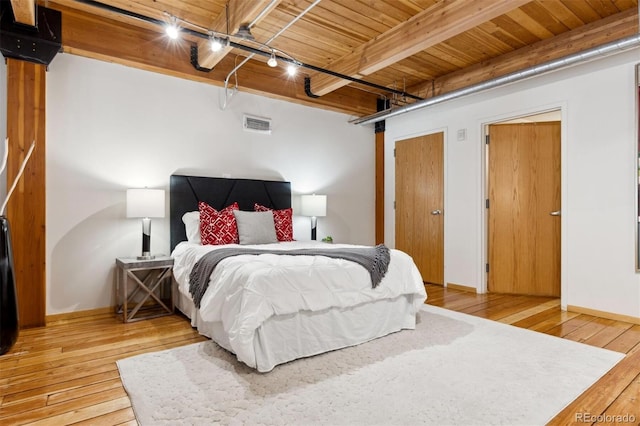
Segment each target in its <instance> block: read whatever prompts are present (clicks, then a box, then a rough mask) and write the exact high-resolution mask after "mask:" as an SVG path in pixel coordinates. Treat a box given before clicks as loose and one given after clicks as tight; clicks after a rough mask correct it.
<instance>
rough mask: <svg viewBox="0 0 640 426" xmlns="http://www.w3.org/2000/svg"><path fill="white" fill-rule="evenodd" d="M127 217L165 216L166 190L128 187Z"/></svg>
mask: <svg viewBox="0 0 640 426" xmlns="http://www.w3.org/2000/svg"><path fill="white" fill-rule="evenodd" d="M127 217H164V190H163V189H148V188H143V189H127Z"/></svg>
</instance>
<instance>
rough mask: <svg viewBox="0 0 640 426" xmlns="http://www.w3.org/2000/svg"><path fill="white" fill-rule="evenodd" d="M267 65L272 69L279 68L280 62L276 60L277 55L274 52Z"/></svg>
mask: <svg viewBox="0 0 640 426" xmlns="http://www.w3.org/2000/svg"><path fill="white" fill-rule="evenodd" d="M267 65H269V66H270V67H271V68H275V67H277V66H278V60H277V59H276V53H275V52H274V51H271V57H270V58H269V60H268V61H267Z"/></svg>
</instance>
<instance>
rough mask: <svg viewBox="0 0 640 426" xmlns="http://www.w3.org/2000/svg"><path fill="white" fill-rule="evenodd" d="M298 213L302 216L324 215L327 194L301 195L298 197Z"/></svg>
mask: <svg viewBox="0 0 640 426" xmlns="http://www.w3.org/2000/svg"><path fill="white" fill-rule="evenodd" d="M300 214H301V215H302V216H316V217H319V216H326V215H327V196H326V195H316V194H313V195H302V196H301V197H300Z"/></svg>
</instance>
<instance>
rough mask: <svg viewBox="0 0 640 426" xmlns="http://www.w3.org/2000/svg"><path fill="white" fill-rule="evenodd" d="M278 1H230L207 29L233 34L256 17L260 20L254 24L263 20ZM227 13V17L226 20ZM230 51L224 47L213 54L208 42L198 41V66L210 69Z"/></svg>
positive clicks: (229, 48)
mask: <svg viewBox="0 0 640 426" xmlns="http://www.w3.org/2000/svg"><path fill="white" fill-rule="evenodd" d="M280 1H281V0H230V1H229V3H228V5H227V10H226V11H223V13H221V14H220V15H219V16H218V18H217V19H216V20H215V21H214V22H213V23H212V24H211V28H209V29H210V30H212V31H216V32H219V33H223V34H235V33H236V32H237V31H238V30H239V29H240V26H241V25H243V24H244V25H246V24H249V23H251V22H253V21H254V20H256V18H257V17H258V16H260V19H259V20H258V21H256V22H255V23H256V24H257V23H258V22H259V21H260V20H261V19H264V17H265V16H267V15H268V14H269V13H270V12H271V11H272V10H273V9H275V8H276V6H278V4H280ZM227 13H228V15H229V16H228V19H227ZM231 50H232V48H231V47H229V46H224V47H223V48H222V49H221V50H219V51H217V52H213V51H212V50H211V44H210V42H209V41H208V40H200V41H199V42H198V65H200V66H201V67H203V68H209V69H211V68H213V67H215V66H216V65H217V64H218V63H219V62H220V61H221V60H222V59H223V58H224V57H225V56H227V54H228V53H229V52H231Z"/></svg>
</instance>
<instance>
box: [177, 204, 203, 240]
mask: <svg viewBox="0 0 640 426" xmlns="http://www.w3.org/2000/svg"><path fill="white" fill-rule="evenodd" d="M182 222H183V223H184V229H185V231H187V241H189V242H190V243H194V244H202V241H201V240H200V212H199V211H195V212H186V213H185V214H183V215H182Z"/></svg>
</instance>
